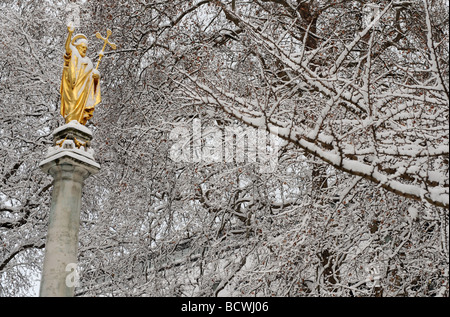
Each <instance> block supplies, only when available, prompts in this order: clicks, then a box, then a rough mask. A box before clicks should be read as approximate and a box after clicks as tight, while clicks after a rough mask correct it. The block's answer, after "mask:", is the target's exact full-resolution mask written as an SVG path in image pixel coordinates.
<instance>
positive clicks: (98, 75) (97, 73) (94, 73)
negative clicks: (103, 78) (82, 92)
mask: <svg viewBox="0 0 450 317" xmlns="http://www.w3.org/2000/svg"><path fill="white" fill-rule="evenodd" d="M92 78H93V79H99V78H100V73H99V72H98V70H96V69H94V71H93V72H92Z"/></svg>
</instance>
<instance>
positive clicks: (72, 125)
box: [53, 120, 92, 136]
mask: <svg viewBox="0 0 450 317" xmlns="http://www.w3.org/2000/svg"><path fill="white" fill-rule="evenodd" d="M67 128H74V129H77V130H80V131H82V132H83V133H85V134H88V135H90V136H92V131H91V130H90V129H88V128H87V127H86V126H84V125H82V124H81V123H79V122H78V121H76V120H72V121H70V122H69V123H67V124H65V125H63V126H60V127H59V128H56V129H55V131H53V135H56V134H58V133H59V132H61V131H63V130H65V129H67Z"/></svg>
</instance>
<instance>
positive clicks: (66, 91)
mask: <svg viewBox="0 0 450 317" xmlns="http://www.w3.org/2000/svg"><path fill="white" fill-rule="evenodd" d="M70 48H71V52H70V53H67V52H66V54H64V68H63V74H62V80H61V115H62V116H63V118H64V119H65V120H66V123H69V122H70V121H72V120H77V121H78V122H80V123H81V124H84V125H85V124H86V122H87V120H89V119H90V118H92V116H93V113H94V108H95V105H97V104H98V103H99V102H100V101H101V96H100V84H99V81H100V80H94V79H93V78H92V73H93V71H94V67H93V65H92V61H91V60H90V58H89V57H87V56H85V57H81V55H80V53H79V52H78V50H77V48H76V47H74V46H73V45H72V44H70Z"/></svg>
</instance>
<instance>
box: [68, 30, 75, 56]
mask: <svg viewBox="0 0 450 317" xmlns="http://www.w3.org/2000/svg"><path fill="white" fill-rule="evenodd" d="M67 30H68V31H69V34H67V40H66V55H70V54H71V53H72V49H71V48H70V42H71V41H72V34H73V32H74V31H75V28H73V27H72V26H68V27H67Z"/></svg>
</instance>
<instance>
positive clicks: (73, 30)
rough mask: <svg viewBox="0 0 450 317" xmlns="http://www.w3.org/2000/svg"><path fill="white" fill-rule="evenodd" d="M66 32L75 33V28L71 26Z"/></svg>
mask: <svg viewBox="0 0 450 317" xmlns="http://www.w3.org/2000/svg"><path fill="white" fill-rule="evenodd" d="M67 30H68V31H69V33H70V34H72V33H73V32H75V28H74V27H73V26H72V25H71V24H70V25H68V26H67Z"/></svg>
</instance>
